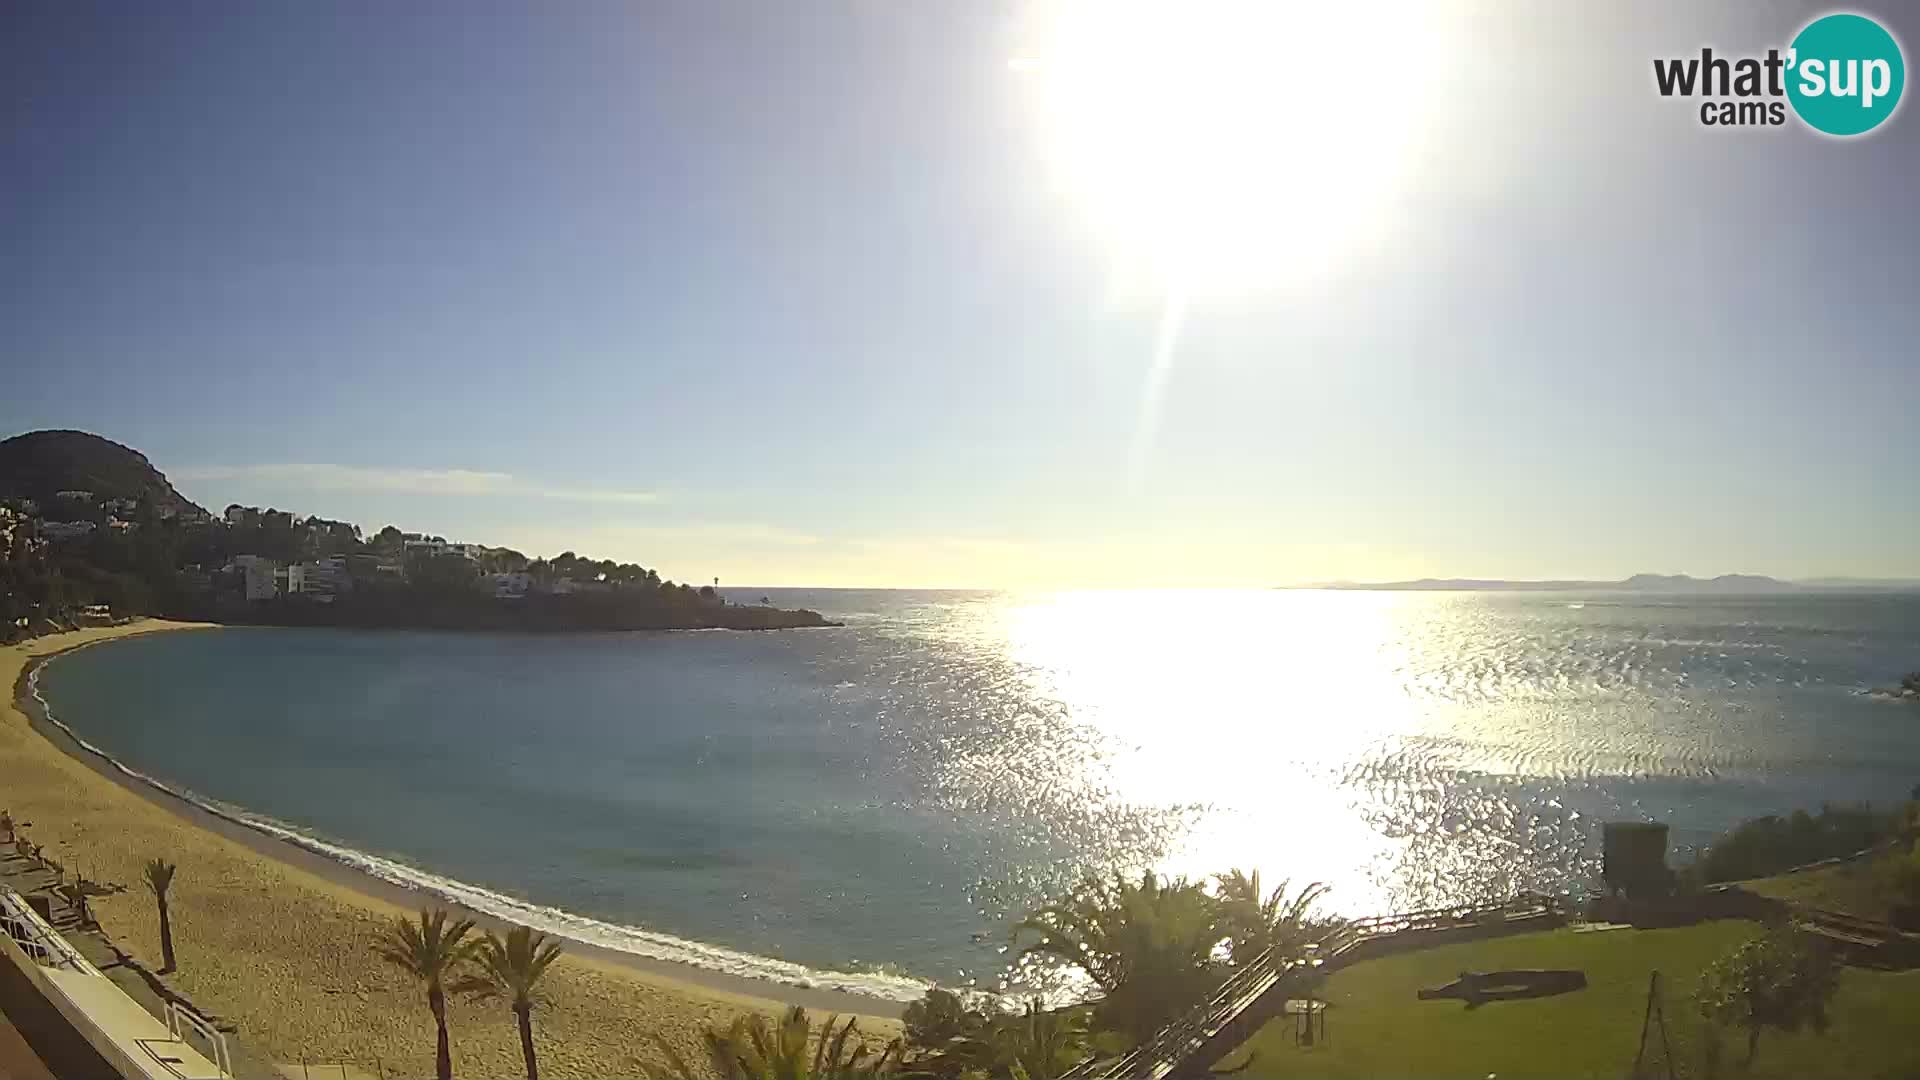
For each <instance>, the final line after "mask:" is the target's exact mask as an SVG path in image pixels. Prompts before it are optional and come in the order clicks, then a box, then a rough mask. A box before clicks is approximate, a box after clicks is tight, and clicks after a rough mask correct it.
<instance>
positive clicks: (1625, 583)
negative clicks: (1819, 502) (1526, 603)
mask: <svg viewBox="0 0 1920 1080" xmlns="http://www.w3.org/2000/svg"><path fill="white" fill-rule="evenodd" d="M1304 587H1306V588H1315V589H1373V590H1381V591H1393V590H1399V591H1405V592H1653V593H1663V592H1664V593H1702V592H1709V593H1771V592H1803V591H1808V590H1817V589H1915V588H1920V581H1913V580H1907V579H1895V578H1885V579H1882V578H1811V579H1808V580H1806V581H1781V580H1780V579H1779V578H1771V577H1766V576H1764V575H1761V574H1721V575H1720V576H1719V577H1712V578H1697V577H1692V576H1690V575H1688V574H1635V575H1633V576H1632V577H1630V578H1623V579H1621V580H1619V581H1503V580H1499V579H1496V578H1420V579H1419V580H1417V581H1373V582H1354V581H1333V582H1327V583H1325V584H1322V585H1311V586H1304Z"/></svg>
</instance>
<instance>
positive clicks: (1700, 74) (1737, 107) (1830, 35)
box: [1653, 13, 1907, 137]
mask: <svg viewBox="0 0 1920 1080" xmlns="http://www.w3.org/2000/svg"><path fill="white" fill-rule="evenodd" d="M1653 81H1654V85H1655V86H1656V87H1658V88H1659V90H1660V96H1661V97H1669V98H1670V97H1681V98H1701V99H1703V100H1702V101H1701V102H1700V114H1699V115H1700V123H1702V124H1703V125H1705V126H1707V127H1777V126H1779V125H1782V124H1785V123H1786V122H1787V107H1788V106H1789V105H1791V106H1792V107H1793V113H1794V115H1796V116H1798V117H1799V118H1800V122H1801V123H1803V124H1806V125H1807V126H1808V127H1810V128H1812V129H1813V130H1815V131H1818V132H1820V133H1822V134H1825V135H1837V136H1842V137H1845V136H1849V135H1864V134H1866V133H1867V132H1869V131H1872V130H1873V129H1875V128H1877V127H1879V126H1880V125H1881V124H1883V123H1885V122H1886V121H1887V119H1888V118H1889V117H1891V116H1892V115H1893V114H1894V110H1896V109H1898V108H1899V107H1900V92H1901V91H1902V90H1903V89H1905V88H1906V84H1907V65H1906V61H1905V59H1904V58H1903V57H1902V56H1901V54H1900V43H1899V42H1898V41H1896V40H1894V37H1893V35H1892V34H1890V33H1888V32H1887V30H1886V28H1885V27H1883V26H1881V25H1880V24H1879V23H1877V22H1875V21H1873V20H1872V19H1869V18H1867V17H1866V16H1865V15H1854V14H1851V13H1840V14H1834V15H1823V16H1821V17H1820V18H1818V19H1815V20H1813V21H1812V22H1810V23H1808V24H1807V25H1806V26H1805V27H1804V28H1802V29H1801V31H1800V32H1799V33H1798V34H1796V35H1794V38H1793V43H1792V44H1791V45H1789V46H1787V49H1786V51H1785V52H1782V51H1781V50H1779V49H1768V50H1767V55H1766V56H1764V57H1759V56H1746V57H1725V56H1716V55H1714V52H1713V50H1712V49H1711V48H1706V49H1701V50H1700V55H1699V56H1685V57H1675V58H1671V59H1659V60H1655V61H1654V62H1653Z"/></svg>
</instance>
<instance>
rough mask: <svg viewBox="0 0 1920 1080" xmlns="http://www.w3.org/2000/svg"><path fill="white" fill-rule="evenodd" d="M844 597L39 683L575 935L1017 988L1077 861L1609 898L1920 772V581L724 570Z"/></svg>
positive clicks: (407, 876)
mask: <svg viewBox="0 0 1920 1080" xmlns="http://www.w3.org/2000/svg"><path fill="white" fill-rule="evenodd" d="M763 595H764V596H765V597H766V598H767V599H768V600H769V601H770V602H772V603H774V604H776V605H779V606H782V607H811V608H815V609H817V610H819V611H821V612H823V613H825V614H827V615H828V616H830V617H831V618H833V619H836V620H840V621H842V622H844V623H845V625H844V626H842V627H837V628H824V629H810V630H793V631H778V632H760V633H751V632H749V633H741V632H729V631H702V632H681V633H610V634H582V635H524V636H522V635H502V634H490V633H441V632H411V631H368V630H341V629H273V628H229V629H221V630H212V631H202V632H193V633H173V634H158V635H151V636H146V637H138V638H134V639H130V640H126V641H122V642H117V643H113V644H109V645H104V646H100V647H95V648H88V649H83V650H80V651H78V652H75V653H73V654H70V655H67V656H64V657H61V658H59V659H57V660H55V661H54V662H53V663H51V664H49V665H48V666H47V667H46V668H44V669H43V670H42V671H41V673H40V674H39V676H38V677H37V683H36V685H37V688H38V691H39V692H40V693H41V694H42V695H43V698H44V700H45V701H46V702H47V703H48V705H49V707H50V710H51V713H52V715H53V717H54V718H55V719H56V720H57V721H58V722H60V723H62V724H64V725H66V726H67V727H68V728H69V729H70V730H71V731H72V732H73V733H74V734H75V735H76V736H77V737H78V738H80V739H82V740H84V741H85V742H86V744H87V745H89V746H90V747H92V748H93V749H94V750H95V751H96V752H98V753H101V754H104V755H108V756H110V757H112V758H113V759H114V760H115V761H116V762H117V763H119V765H120V766H121V767H122V768H123V769H125V770H127V771H128V772H129V773H130V774H132V775H134V776H136V777H138V778H140V779H142V780H144V781H146V782H151V783H155V784H159V785H164V786H165V787H166V788H167V789H169V790H171V791H174V792H176V793H178V794H180V795H182V796H183V797H189V798H192V799H195V800H197V801H200V802H202V803H203V804H204V805H207V806H209V807H212V808H214V809H216V810H217V811H218V812H221V813H224V814H227V815H228V816H231V817H234V818H235V819H237V820H242V821H245V822H247V823H248V824H250V825H252V826H253V827H255V828H257V829H260V830H261V831H263V832H267V833H270V834H272V835H276V836H280V837H282V838H285V839H288V840H290V841H292V842H295V843H299V844H302V845H304V846H307V847H309V848H311V849H313V850H315V851H319V852H321V853H323V854H326V855H328V856H330V857H332V858H336V859H338V860H340V861H342V862H343V863H346V864H349V865H352V866H355V867H358V868H360V869H362V870H364V871H366V872H368V873H372V874H375V875H378V876H380V877H383V878H386V879H388V880H391V881H395V882H401V883H407V884H412V885H415V886H418V887H420V888H422V889H425V890H428V891H429V892H434V893H438V894H440V895H444V896H447V897H450V898H454V899H457V900H459V901H461V902H463V903H466V904H469V905H471V906H473V907H476V908H479V909H481V910H486V911H489V912H492V913H495V914H498V915H501V916H503V917H506V918H510V919H515V920H517V921H520V922H524V923H527V924H530V925H533V926H536V927H539V928H543V929H548V930H555V931H559V932H563V933H565V934H567V935H569V936H572V937H574V938H577V939H581V940H586V941H591V942H594V943H596V944H600V945H605V946H608V947H611V948H615V949H623V950H627V951H630V952H635V953H640V954H643V955H648V956H653V957H658V958H665V959H672V960H681V961H685V962H688V963H692V964H696V965H700V966H703V967H707V968H711V969H715V970H720V971H728V972H732V973H735V974H743V975H750V976H758V977H764V978H769V979H774V980H778V981H782V982H788V983H797V984H801V985H809V986H817V987H825V988H838V989H848V990H855V991H860V992H865V993H871V994H879V995H883V996H888V997H893V998H910V997H913V996H917V995H918V994H919V993H920V992H921V991H922V989H923V988H924V986H925V985H926V984H927V983H929V982H937V983H939V984H941V985H947V986H955V987H966V986H972V987H981V988H994V987H998V986H1000V985H1002V983H1003V980H1004V979H1005V972H1006V962H1007V959H1008V955H1009V954H1008V953H1007V939H1008V932H1009V929H1010V927H1011V925H1012V923H1013V922H1015V921H1016V920H1017V919H1018V918H1019V917H1020V915H1021V914H1022V913H1023V912H1025V911H1026V910H1028V909H1029V908H1030V907H1032V906H1033V905H1035V904H1036V903H1038V902H1040V901H1042V900H1043V899H1044V898H1046V897H1048V896H1049V895H1051V894H1054V893H1056V892H1058V891H1060V890H1062V889H1064V888H1067V887H1069V886H1071V885H1072V884H1073V883H1074V882H1075V881H1076V880H1079V879H1080V878H1082V877H1083V876H1085V875H1088V874H1111V873H1128V874H1133V873H1138V872H1141V871H1143V870H1147V869H1152V870H1157V871H1160V872H1163V873H1168V874H1176V875H1186V876H1189V877H1195V878H1200V877H1205V876H1207V875H1210V874H1213V873H1217V872H1221V871H1226V870H1229V869H1232V868H1240V869H1247V870H1251V869H1256V868H1257V869H1259V870H1260V871H1261V874H1262V877H1263V880H1264V881H1266V882H1267V883H1268V884H1269V885H1271V884H1277V883H1278V882H1280V881H1282V880H1291V881H1292V882H1293V883H1294V885H1295V887H1298V886H1299V885H1301V884H1304V883H1306V882H1309V881H1318V882H1324V883H1326V884H1328V885H1330V886H1331V887H1332V891H1331V892H1330V893H1329V894H1328V896H1327V899H1326V907H1327V909H1328V910H1329V911H1332V912H1339V913H1346V914H1364V913H1375V912H1386V911H1400V910H1409V909H1415V908H1422V907H1428V906H1434V905H1438V904H1450V903H1464V902H1472V901H1478V900H1488V899H1497V898H1502V897H1506V896H1509V895H1512V894H1514V893H1517V892H1520V891H1523V890H1535V891H1543V892H1548V893H1554V894H1564V895H1572V896H1578V895H1582V894H1583V893H1585V892H1586V891H1588V890H1590V889H1593V888H1595V887H1596V886H1597V883H1598V876H1599V837H1600V827H1601V825H1602V823H1604V822H1607V821H1612V820H1657V821H1664V822H1667V823H1669V824H1670V825H1671V827H1672V832H1671V836H1672V841H1673V845H1674V849H1675V854H1674V859H1675V861H1682V860H1684V859H1686V858H1690V857H1691V856H1692V854H1694V853H1695V852H1697V849H1698V848H1699V847H1700V846H1701V845H1703V844H1705V843H1706V842H1708V841H1709V840H1711V839H1712V837H1714V836H1715V835H1717V834H1718V833H1720V832H1721V831H1723V830H1725V829H1726V828H1728V827H1729V826H1731V825H1734V824H1735V823H1737V822H1739V821H1740V820H1742V819H1744V818H1748V817H1752V816H1756V815H1761V814H1772V813H1785V812H1788V811H1791V810H1792V809H1794V808H1796V807H1808V808H1813V807H1817V806H1819V805H1820V804H1821V803H1823V802H1860V801H1873V802H1880V803H1889V802H1892V801H1894V800H1897V799H1901V798H1905V797H1906V796H1907V795H1908V793H1909V791H1910V790H1911V789H1913V788H1914V787H1915V785H1916V784H1920V704H1914V703H1911V702H1903V701H1898V700H1892V699H1890V698H1888V697H1887V696H1885V695H1883V694H1876V693H1875V688H1876V687H1886V686H1891V685H1896V684H1897V683H1898V681H1899V678H1900V676H1901V674H1902V673H1903V672H1906V671H1909V670H1912V669H1915V668H1920V594H1914V593H1905V594H1901V593H1864V592H1854V593H1839V592H1836V593H1788V594H1772V595H1764V596H1743V597H1730V596H1719V595H1645V594H1637V593H1590V594H1575V593H1532V592H1482V593H1419V592H1365V591H1305V590H1246V591H1193V592H1180V591H1118V592H1068V593H999V592H945V591H943V592H928V591H836V590H827V591H814V590H772V589H765V590H762V589H752V590H746V591H744V592H742V591H738V590H736V591H734V592H733V593H732V596H733V599H734V600H735V601H736V602H748V603H758V602H760V600H761V597H762V596H763Z"/></svg>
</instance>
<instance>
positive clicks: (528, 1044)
mask: <svg viewBox="0 0 1920 1080" xmlns="http://www.w3.org/2000/svg"><path fill="white" fill-rule="evenodd" d="M513 1013H514V1015H515V1016H517V1017H519V1018H520V1056H521V1057H523V1058H526V1059H527V1080H540V1066H539V1065H538V1064H536V1063H535V1062H534V1060H533V1006H532V1005H526V1004H521V1005H515V1006H514V1007H513Z"/></svg>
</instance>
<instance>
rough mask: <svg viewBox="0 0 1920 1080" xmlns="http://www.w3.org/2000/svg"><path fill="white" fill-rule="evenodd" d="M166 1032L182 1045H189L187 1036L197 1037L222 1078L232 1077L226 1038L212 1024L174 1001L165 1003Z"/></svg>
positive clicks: (230, 1055)
mask: <svg viewBox="0 0 1920 1080" xmlns="http://www.w3.org/2000/svg"><path fill="white" fill-rule="evenodd" d="M167 1031H168V1033H169V1034H171V1035H172V1036H173V1037H174V1038H176V1039H179V1040H180V1041H181V1042H183V1043H189V1044H190V1043H191V1042H192V1040H190V1039H189V1038H188V1036H189V1035H198V1036H199V1037H200V1040H201V1041H202V1042H203V1043H205V1044H206V1046H207V1050H208V1054H207V1056H208V1057H210V1058H212V1059H213V1064H214V1065H215V1066H216V1067H217V1068H218V1069H219V1070H220V1075H222V1076H232V1075H233V1055H232V1054H231V1053H229V1052H228V1050H227V1037H226V1036H225V1035H222V1034H221V1033H220V1031H219V1030H218V1029H217V1028H215V1027H214V1026H213V1025H212V1024H209V1023H207V1022H206V1020H205V1019H203V1018H201V1016H200V1014H198V1013H196V1012H194V1011H193V1010H192V1009H189V1008H187V1007H185V1006H183V1005H180V1004H178V1003H176V1002H174V1001H168V1002H167Z"/></svg>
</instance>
